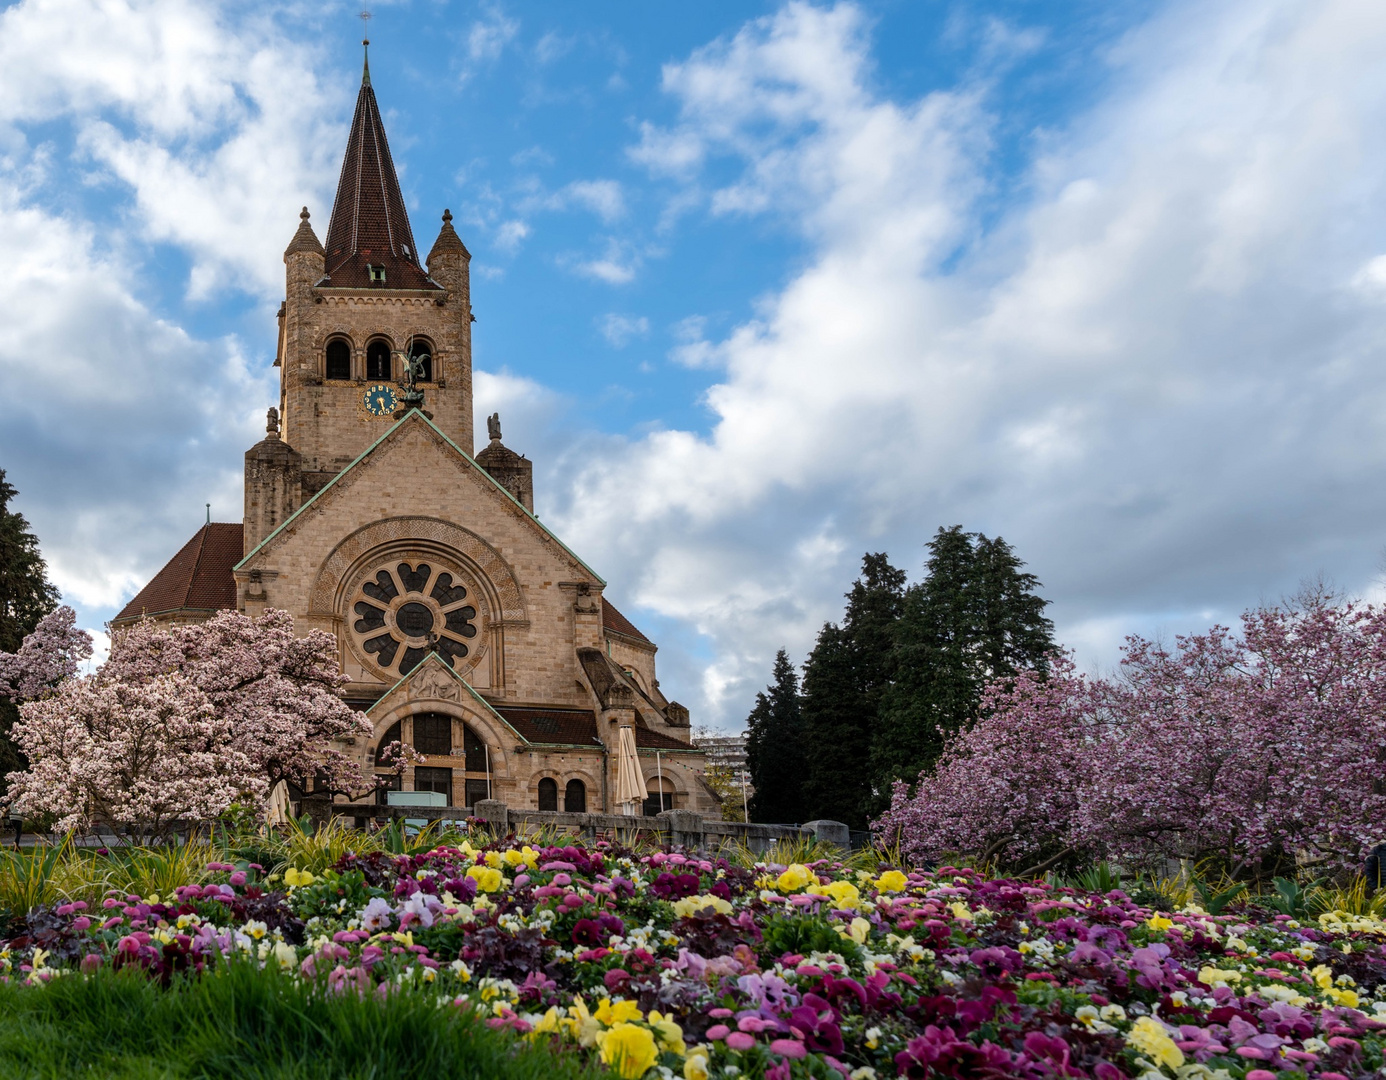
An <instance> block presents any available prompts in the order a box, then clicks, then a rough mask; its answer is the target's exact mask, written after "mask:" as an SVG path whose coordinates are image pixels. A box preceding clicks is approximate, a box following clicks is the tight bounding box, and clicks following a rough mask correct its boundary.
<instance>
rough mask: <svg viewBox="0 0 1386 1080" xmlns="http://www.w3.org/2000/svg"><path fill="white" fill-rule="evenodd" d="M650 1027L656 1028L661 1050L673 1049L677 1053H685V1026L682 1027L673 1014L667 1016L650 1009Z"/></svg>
mask: <svg viewBox="0 0 1386 1080" xmlns="http://www.w3.org/2000/svg"><path fill="white" fill-rule="evenodd" d="M649 1022H650V1027H651V1028H653V1029H654V1033H655V1037H656V1038H657V1039H658V1040H659V1048H660V1049H661V1050H672V1051H673V1052H674V1053H676V1054H682V1053H683V1028H681V1027H680V1026H679V1025H678V1024H677V1023H676V1022H675V1020H674V1018H673V1017H672V1016H665V1015H664V1014H663V1013H661V1012H659V1011H657V1010H654V1009H652V1010H650V1021H649Z"/></svg>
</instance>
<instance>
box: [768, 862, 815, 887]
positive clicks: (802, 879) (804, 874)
mask: <svg viewBox="0 0 1386 1080" xmlns="http://www.w3.org/2000/svg"><path fill="white" fill-rule="evenodd" d="M817 882H818V875H817V874H815V873H814V872H813V871H812V870H810V869H809V868H808V867H807V866H805V865H804V864H803V863H794V864H793V865H792V866H789V867H786V868H785V871H784V872H783V873H782V874H780V876H779V877H777V878H776V879H775V888H777V889H779V890H780V892H783V893H791V892H798V891H799V890H800V889H802V888H803V887H804V886H805V885H813V884H816V883H817Z"/></svg>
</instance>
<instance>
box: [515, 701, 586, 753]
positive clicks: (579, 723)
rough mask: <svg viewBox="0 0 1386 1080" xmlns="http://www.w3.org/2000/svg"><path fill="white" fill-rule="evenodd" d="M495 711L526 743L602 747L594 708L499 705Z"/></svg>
mask: <svg viewBox="0 0 1386 1080" xmlns="http://www.w3.org/2000/svg"><path fill="white" fill-rule="evenodd" d="M493 708H495V710H496V712H498V713H500V714H501V716H503V717H505V719H506V722H507V723H508V724H509V725H510V726H511V727H513V728H514V729H515V730H516V731H518V732H519V733H520V735H521V737H523V738H524V739H525V740H526V741H527V742H532V743H560V744H562V745H564V746H592V747H600V746H601V745H602V741H601V739H599V738H597V716H596V714H595V713H594V712H592V710H591V709H526V708H520V707H517V706H513V705H511V706H507V705H496V706H493Z"/></svg>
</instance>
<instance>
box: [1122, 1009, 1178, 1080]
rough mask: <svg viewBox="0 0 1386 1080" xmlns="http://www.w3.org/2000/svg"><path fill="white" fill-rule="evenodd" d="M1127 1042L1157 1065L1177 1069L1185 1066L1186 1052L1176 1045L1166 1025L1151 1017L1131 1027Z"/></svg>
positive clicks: (1144, 1018) (1143, 1017)
mask: <svg viewBox="0 0 1386 1080" xmlns="http://www.w3.org/2000/svg"><path fill="white" fill-rule="evenodd" d="M1126 1041H1127V1042H1128V1043H1130V1044H1131V1045H1132V1046H1134V1047H1135V1048H1136V1049H1137V1050H1139V1051H1140V1052H1141V1053H1142V1054H1145V1055H1146V1056H1147V1057H1148V1058H1150V1059H1151V1060H1152V1061H1154V1062H1155V1063H1156V1064H1157V1065H1168V1066H1169V1067H1170V1068H1171V1069H1177V1068H1179V1067H1180V1066H1181V1065H1183V1064H1184V1051H1182V1050H1180V1049H1179V1047H1177V1046H1176V1045H1175V1044H1174V1040H1173V1039H1171V1038H1170V1037H1169V1032H1168V1031H1166V1030H1165V1025H1164V1024H1162V1023H1160V1021H1158V1020H1156V1019H1155V1018H1154V1017H1151V1016H1142V1017H1141V1018H1140V1019H1138V1020H1137V1021H1136V1022H1135V1023H1134V1024H1132V1025H1131V1030H1130V1032H1128V1033H1127V1036H1126Z"/></svg>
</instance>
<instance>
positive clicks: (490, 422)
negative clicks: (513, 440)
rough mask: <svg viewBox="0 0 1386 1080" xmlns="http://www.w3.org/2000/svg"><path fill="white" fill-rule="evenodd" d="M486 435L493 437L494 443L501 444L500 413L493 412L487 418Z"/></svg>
mask: <svg viewBox="0 0 1386 1080" xmlns="http://www.w3.org/2000/svg"><path fill="white" fill-rule="evenodd" d="M486 434H487V435H489V436H490V437H491V441H492V442H500V437H501V433H500V413H498V412H493V413H492V414H491V415H490V416H488V417H487V418H486Z"/></svg>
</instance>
